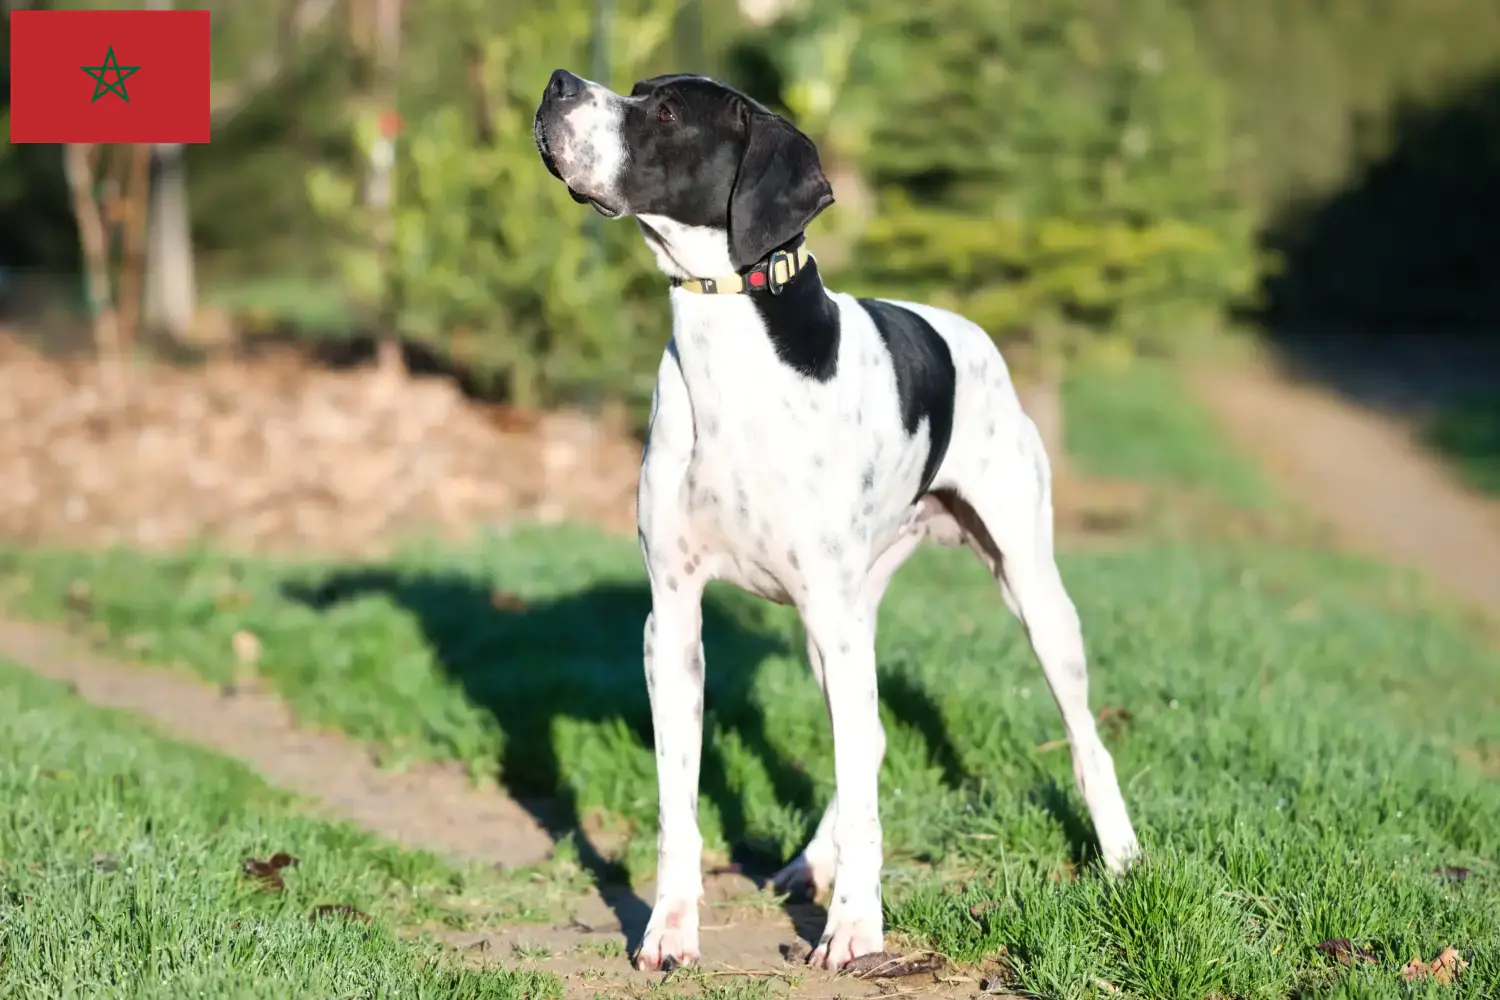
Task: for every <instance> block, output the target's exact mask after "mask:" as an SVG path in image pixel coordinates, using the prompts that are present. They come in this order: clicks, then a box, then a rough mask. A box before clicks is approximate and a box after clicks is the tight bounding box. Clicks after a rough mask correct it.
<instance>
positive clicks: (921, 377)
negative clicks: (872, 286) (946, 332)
mask: <svg viewBox="0 0 1500 1000" xmlns="http://www.w3.org/2000/svg"><path fill="white" fill-rule="evenodd" d="M859 304H860V305H861V306H863V307H864V310H865V312H867V313H869V314H870V318H871V319H872V320H874V321H875V329H876V330H877V331H878V332H879V333H880V339H881V340H883V341H885V347H886V350H888V351H890V353H891V364H892V366H894V368H895V369H896V395H897V397H898V401H899V403H900V406H901V426H902V427H903V428H905V430H906V433H907V434H908V435H914V434H916V432H917V428H918V427H919V426H920V425H921V423H922V419H923V418H924V417H925V418H926V420H927V434H928V438H929V440H930V442H931V443H930V445H929V447H928V450H927V462H926V464H924V465H923V467H922V483H921V486H920V487H919V488H918V489H917V496H921V495H922V494H923V493H925V492H927V487H929V486H931V485H932V479H933V477H934V476H936V475H937V470H938V466H940V465H942V463H943V456H945V455H946V454H947V453H948V443H949V441H950V440H951V439H952V437H953V400H954V394H955V391H956V388H957V382H958V371H957V369H956V368H954V366H953V352H951V351H950V350H948V342H947V341H945V340H944V339H943V338H942V337H941V336H939V334H938V332H937V331H936V330H934V329H933V328H932V324H931V323H929V322H927V321H926V320H925V319H923V318H922V317H920V316H918V315H917V314H916V313H914V312H912V311H911V310H910V309H904V308H902V307H901V306H898V305H895V304H893V303H890V302H885V301H883V300H881V299H860V300H859Z"/></svg>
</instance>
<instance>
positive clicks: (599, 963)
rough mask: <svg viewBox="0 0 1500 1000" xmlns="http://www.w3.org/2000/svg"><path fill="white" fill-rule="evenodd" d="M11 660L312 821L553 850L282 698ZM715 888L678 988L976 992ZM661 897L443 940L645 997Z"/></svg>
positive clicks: (530, 832) (458, 854)
mask: <svg viewBox="0 0 1500 1000" xmlns="http://www.w3.org/2000/svg"><path fill="white" fill-rule="evenodd" d="M0 659H4V660H7V661H10V662H13V663H15V664H17V665H19V666H21V667H24V668H26V669H28V670H30V671H32V672H33V673H36V674H38V675H40V676H44V677H48V678H51V679H53V680H57V681H61V682H63V683H65V684H68V685H70V686H71V687H72V688H73V689H74V690H75V691H76V692H77V693H78V695H79V696H80V697H82V698H84V699H85V700H87V701H88V702H90V703H92V704H94V705H98V706H100V707H103V708H110V709H115V710H119V711H125V712H130V713H132V714H133V715H135V716H137V717H138V718H141V719H143V720H146V721H147V722H149V723H151V724H152V725H153V726H154V727H155V728H157V729H158V730H159V731H161V732H162V733H163V734H164V735H166V736H168V737H171V738H174V739H178V740H182V741H184V742H188V743H193V744H197V745H199V746H203V747H206V748H208V749H211V750H215V751H218V752H220V753H223V754H226V755H228V756H230V757H234V758H237V759H239V760H241V761H243V762H244V763H246V764H248V765H249V766H250V767H252V768H254V769H255V770H256V771H258V772H259V773H260V774H261V775H262V776H264V777H265V779H266V780H267V781H268V782H270V783H271V784H272V785H274V786H276V787H278V788H281V789H283V790H285V791H289V792H292V793H294V794H296V795H298V796H300V797H302V798H303V799H304V800H305V801H306V803H307V805H308V807H309V808H310V809H312V810H313V811H314V812H318V813H322V814H325V815H330V816H332V817H336V818H339V819H343V820H348V821H350V822H353V823H355V824H358V825H359V826H362V827H364V828H366V829H369V830H372V831H374V832H375V833H378V834H380V835H382V836H384V837H387V838H389V839H391V840H394V841H396V842H397V843H401V844H405V845H408V846H414V847H422V848H426V849H429V850H433V851H436V852H438V853H441V854H445V855H448V856H450V857H455V858H461V859H477V860H480V861H485V862H490V863H493V864H498V865H501V866H504V867H507V868H519V867H525V866H529V865H534V864H538V863H540V862H542V861H544V860H546V859H547V857H548V856H549V855H550V854H551V851H552V848H553V844H554V842H553V840H552V838H551V837H550V836H549V835H548V833H547V832H546V830H545V829H544V828H543V826H542V825H541V824H540V823H539V822H538V821H537V819H536V818H535V817H534V816H533V814H532V812H531V811H529V810H528V809H527V808H526V807H524V806H522V805H521V804H520V803H518V802H516V801H514V800H513V799H511V798H509V797H508V796H506V795H505V794H504V793H503V792H501V791H500V790H498V789H495V788H492V787H491V788H476V787H474V785H473V784H472V783H471V782H470V781H469V779H468V778H467V776H465V775H464V774H462V773H461V772H459V771H457V770H455V769H452V768H443V767H435V766H417V767H413V768H410V769H408V770H406V771H404V772H402V773H399V774H398V773H393V772H390V771H385V770H382V769H381V768H380V767H379V766H377V765H376V763H375V762H374V758H373V756H372V754H371V752H370V750H369V748H367V747H364V746H362V745H361V744H359V743H358V742H356V741H354V740H351V739H349V738H347V737H345V736H341V735H338V734H334V733H322V732H313V731H310V730H308V729H305V728H302V727H300V726H298V725H297V724H296V723H295V722H294V721H293V719H292V715H291V712H290V710H289V709H288V708H287V706H286V704H285V703H284V702H282V701H281V699H280V698H278V697H277V696H276V695H274V694H270V693H266V692H260V691H235V692H232V693H226V692H225V691H224V690H223V689H221V688H218V687H215V686H212V685H209V684H206V683H204V682H202V681H200V680H198V679H196V678H194V677H190V676H187V675H185V674H182V673H179V672H176V671H172V670H165V669H158V668H148V667H142V666H137V665H134V664H129V663H124V662H119V661H115V660H111V659H107V658H104V657H102V656H100V655H98V654H96V653H93V652H90V651H89V650H87V649H85V648H84V647H83V645H82V643H81V641H80V640H78V639H75V638H73V637H70V636H68V635H66V634H64V633H62V632H60V631H59V630H57V629H55V628H50V627H47V626H40V625H35V624H31V623H26V622H18V621H12V620H4V619H0ZM706 889H707V898H706V899H705V905H704V909H703V913H702V920H703V926H702V932H703V942H702V943H703V953H704V962H705V964H704V965H703V966H702V967H701V969H700V970H697V971H693V972H689V973H679V974H678V976H677V977H674V979H675V980H680V983H679V986H680V992H683V993H687V994H691V993H694V992H697V990H696V989H695V984H699V983H700V981H701V982H708V983H720V984H722V983H723V982H724V979H723V978H721V977H725V976H735V975H741V974H748V975H749V976H750V977H751V978H753V979H755V980H757V981H763V980H766V979H772V980H776V981H777V989H776V991H775V992H776V994H777V995H780V996H789V997H793V998H797V1000H823V998H832V997H850V998H853V997H866V996H877V995H888V994H889V993H890V989H889V984H890V983H892V982H899V984H900V988H899V992H900V994H901V995H902V996H907V997H934V998H953V997H968V996H973V995H975V994H977V993H979V992H980V990H981V986H980V976H981V973H977V972H964V971H961V970H953V969H947V970H945V971H944V972H943V973H942V975H941V977H939V976H936V975H934V974H933V973H931V972H927V973H925V974H921V975H914V976H910V977H907V978H904V979H901V980H874V979H872V980H870V981H863V980H859V979H853V978H850V977H848V976H837V977H836V976H831V975H828V974H826V973H814V972H811V971H810V970H809V969H807V967H806V966H805V965H802V964H801V963H800V962H798V961H796V954H795V952H797V951H798V950H800V951H801V952H802V953H803V954H805V942H807V941H808V940H809V939H813V940H815V939H816V935H817V934H818V933H819V931H821V929H822V921H823V916H824V912H823V910H822V908H821V907H820V906H816V905H812V904H808V905H803V906H789V907H785V908H783V907H781V906H778V905H775V904H774V903H773V901H772V900H771V898H770V897H769V896H768V895H766V894H765V893H763V892H761V891H760V890H759V889H758V887H757V886H756V885H755V883H754V882H752V881H751V880H750V879H748V878H745V877H743V876H740V875H736V874H719V875H714V876H712V877H710V878H709V879H708V880H707V886H706ZM649 892H650V889H649V887H640V888H639V889H637V890H635V891H632V890H631V889H629V888H627V887H623V886H620V887H605V888H604V890H603V892H602V893H601V892H598V891H590V892H588V893H586V894H584V895H583V896H580V897H579V898H577V899H576V900H574V901H573V902H572V903H571V904H570V905H569V913H568V914H567V919H566V920H565V921H564V922H562V923H560V924H557V925H555V926H546V925H536V924H525V925H515V926H508V927H500V928H498V929H493V930H487V931H485V932H482V933H467V934H454V933H452V932H443V931H439V932H438V934H439V937H440V938H441V939H443V940H445V941H447V942H448V943H449V944H450V945H451V946H452V948H453V950H454V952H455V954H456V955H457V956H458V958H459V960H461V961H468V962H475V963H478V964H484V965H489V964H501V965H504V966H506V967H508V968H514V967H517V966H527V967H532V968H537V969H546V970H548V971H551V972H554V973H556V974H558V975H560V976H562V977H563V980H564V983H565V985H566V990H567V996H568V997H569V998H579V1000H583V998H592V997H596V996H605V997H616V996H631V997H634V996H641V995H644V994H645V993H647V992H648V991H649V990H650V988H651V987H652V986H653V985H655V984H657V983H659V982H660V981H661V978H662V977H661V976H660V975H656V976H652V975H646V974H642V973H637V972H635V971H634V970H633V969H632V968H631V967H630V964H629V962H628V960H627V959H626V957H625V956H626V953H627V948H628V947H630V946H633V945H634V944H635V943H636V941H637V940H638V939H639V935H640V932H641V931H642V929H643V928H644V923H645V918H646V917H647V916H648V915H649V909H648V908H647V906H646V904H645V902H643V899H649V898H650V895H649ZM895 946H897V942H895V941H892V942H889V943H888V947H895ZM788 949H790V950H791V952H792V953H793V954H791V960H790V961H789V960H788V959H787V957H786V956H787V954H788ZM678 991H679V990H678V988H677V987H674V990H673V992H678ZM987 996H1003V994H995V993H991V994H987Z"/></svg>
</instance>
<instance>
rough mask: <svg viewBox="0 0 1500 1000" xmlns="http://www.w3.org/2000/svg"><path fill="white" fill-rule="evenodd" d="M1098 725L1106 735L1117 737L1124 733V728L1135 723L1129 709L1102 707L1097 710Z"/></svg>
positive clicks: (1117, 706)
mask: <svg viewBox="0 0 1500 1000" xmlns="http://www.w3.org/2000/svg"><path fill="white" fill-rule="evenodd" d="M1098 718H1099V725H1100V726H1101V727H1103V729H1104V731H1105V733H1106V734H1108V735H1110V736H1119V735H1120V734H1121V733H1123V732H1124V731H1125V727H1126V726H1128V725H1130V724H1131V723H1132V722H1134V721H1135V716H1134V715H1132V714H1131V711H1130V709H1128V708H1121V707H1120V706H1119V705H1104V706H1103V707H1101V708H1100V709H1099V716H1098Z"/></svg>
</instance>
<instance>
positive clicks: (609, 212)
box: [554, 171, 623, 219]
mask: <svg viewBox="0 0 1500 1000" xmlns="http://www.w3.org/2000/svg"><path fill="white" fill-rule="evenodd" d="M555 172H556V171H554V173H555ZM558 179H559V180H561V179H562V178H558ZM568 197H570V198H572V199H573V200H574V201H576V202H578V204H580V205H592V206H594V211H596V212H598V213H599V214H600V215H602V216H604V217H605V218H606V219H618V218H619V217H620V216H621V215H622V214H623V213H622V212H621V211H620V210H619V209H618V208H611V207H610V206H609V205H606V204H604V202H602V201H600V200H599V199H598V198H595V197H593V196H592V195H587V194H584V193H583V192H581V191H576V190H574V189H573V188H572V187H571V186H570V187H569V188H568Z"/></svg>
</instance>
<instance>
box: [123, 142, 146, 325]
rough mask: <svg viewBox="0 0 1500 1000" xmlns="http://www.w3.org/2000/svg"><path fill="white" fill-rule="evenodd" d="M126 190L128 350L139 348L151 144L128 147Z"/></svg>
mask: <svg viewBox="0 0 1500 1000" xmlns="http://www.w3.org/2000/svg"><path fill="white" fill-rule="evenodd" d="M128 149H129V153H130V162H129V164H128V165H127V167H126V176H127V181H126V190H125V192H124V198H123V201H124V208H125V218H124V220H123V225H124V230H125V232H124V237H123V239H122V240H121V242H122V244H123V246H122V253H123V256H122V259H121V261H120V340H121V342H122V343H123V344H124V347H125V351H126V352H127V353H128V352H130V351H131V350H133V349H134V348H135V345H136V341H137V339H138V338H137V336H136V334H137V331H138V330H139V329H140V325H141V290H142V285H143V283H144V281H145V277H146V223H147V221H148V218H149V216H148V215H147V212H146V202H147V200H148V198H149V197H150V192H151V147H150V146H148V145H146V144H145V143H134V144H132V145H131V146H129V147H128Z"/></svg>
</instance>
